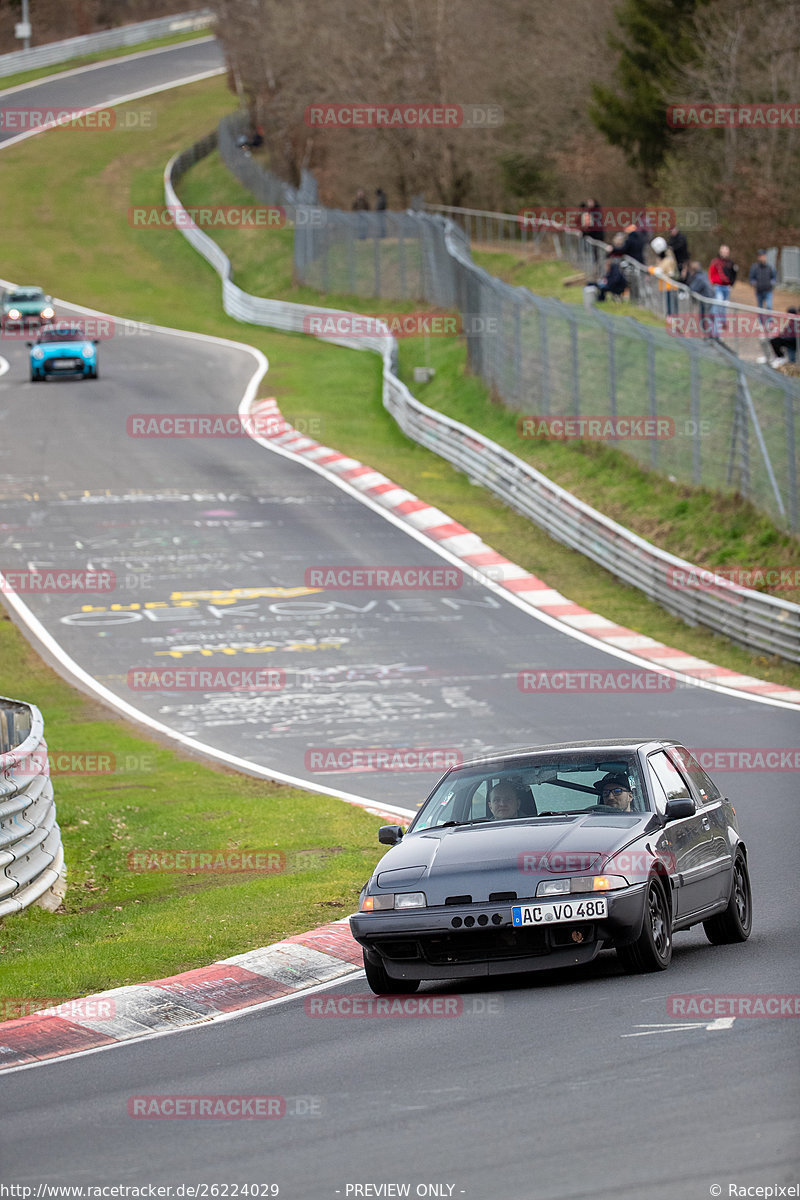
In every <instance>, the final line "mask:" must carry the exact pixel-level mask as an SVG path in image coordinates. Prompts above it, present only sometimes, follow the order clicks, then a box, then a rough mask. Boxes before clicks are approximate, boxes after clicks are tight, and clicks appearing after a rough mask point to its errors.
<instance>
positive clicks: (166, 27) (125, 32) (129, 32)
mask: <svg viewBox="0 0 800 1200" xmlns="http://www.w3.org/2000/svg"><path fill="white" fill-rule="evenodd" d="M213 20H214V14H213V13H212V12H211V9H209V8H203V9H197V10H196V11H193V12H186V13H173V15H172V16H171V17H156V18H155V19H154V20H152V21H139V22H138V23H137V24H135V25H120V26H118V27H117V28H116V29H104V30H103V31H102V32H101V33H87V34H84V36H83V37H74V38H67V39H66V40H65V41H61V42H48V43H47V45H45V46H32V47H31V48H30V50H12V52H11V53H10V54H0V83H2V79H3V77H4V76H5V75H14V74H16V73H17V72H18V71H30V70H33V69H34V68H36V67H50V66H52V65H53V64H54V63H62V62H68V61H69V60H70V59H71V58H80V57H81V56H82V55H84V54H97V53H98V52H99V51H101V50H117V49H119V47H120V46H138V45H140V44H141V43H142V42H150V41H155V40H156V39H157V38H163V37H169V36H170V34H174V33H189V32H191V31H192V30H195V29H205V28H206V27H207V26H208V25H210V24H211V23H212V21H213Z"/></svg>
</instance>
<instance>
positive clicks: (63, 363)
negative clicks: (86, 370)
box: [50, 358, 80, 371]
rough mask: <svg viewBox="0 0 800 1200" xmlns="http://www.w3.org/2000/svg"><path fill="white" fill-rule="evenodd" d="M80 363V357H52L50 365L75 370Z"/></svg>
mask: <svg viewBox="0 0 800 1200" xmlns="http://www.w3.org/2000/svg"><path fill="white" fill-rule="evenodd" d="M79 364H80V359H78V358H51V359H50V366H51V367H55V368H56V370H60V371H74V370H75V368H76V367H77V366H79Z"/></svg>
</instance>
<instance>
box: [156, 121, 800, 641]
mask: <svg viewBox="0 0 800 1200" xmlns="http://www.w3.org/2000/svg"><path fill="white" fill-rule="evenodd" d="M215 145H216V134H215V133H214V134H210V135H209V136H208V137H206V138H203V139H202V140H201V141H199V142H197V143H195V144H194V145H193V146H191V147H190V148H189V149H188V150H185V151H183V152H182V153H180V154H177V155H176V156H175V157H174V158H173V159H171V160H170V162H169V163H168V164H167V166H166V168H165V171H164V193H165V200H166V203H167V204H168V205H169V206H173V205H174V206H177V207H182V206H181V203H180V200H179V199H178V195H177V193H176V191H175V186H174V184H175V183H176V182H177V181H178V180H179V179H180V177H181V175H183V174H184V173H185V172H186V171H187V170H188V169H189V167H191V166H192V164H193V163H195V162H198V161H199V160H200V159H202V158H204V157H205V156H206V155H207V154H209V153H210V152H211V150H213V148H214V146H215ZM184 211H185V210H184ZM373 215H374V214H373ZM407 215H408V216H413V215H414V214H407ZM176 227H177V228H179V229H180V231H181V233H182V234H183V235H184V237H185V238H186V239H187V240H188V241H189V242H190V244H191V245H192V246H194V248H195V249H196V250H197V251H198V252H199V253H200V254H202V255H203V257H204V258H205V259H206V260H207V261H208V262H209V263H211V265H212V266H213V267H214V268H215V270H216V271H217V273H218V274H219V275H220V277H221V279H222V303H223V308H224V310H225V312H226V313H228V314H229V315H230V316H233V317H235V318H236V319H237V320H240V321H245V322H249V323H250V324H253V325H264V326H267V327H270V328H275V329H280V330H283V331H292V332H305V331H307V329H308V320H307V319H308V317H310V316H319V315H325V316H330V315H331V314H335V313H337V312H340V310H333V309H329V308H322V307H318V306H313V305H306V304H292V303H290V302H288V301H284V300H269V299H265V298H263V297H260V296H252V295H250V294H249V293H247V292H244V291H243V290H242V289H241V288H238V287H236V285H235V284H234V283H233V282H232V278H231V275H232V270H231V264H230V261H229V259H228V257H227V256H226V255H225V254H224V252H223V251H222V250H221V249H220V247H219V246H218V245H217V244H216V242H214V241H213V240H212V239H211V238H210V237H209V236H208V235H207V234H205V233H203V232H202V230H200V229H198V228H197V227H196V226H194V225H193V224H192V223H191V222H189V221H188V215H187V217H186V219H181V220H180V221H179V222H176ZM303 228H304V224H303V223H302V222H298V223H297V225H296V230H297V233H298V235H299V234H300V233H301V232H302V229H303ZM449 236H450V238H451V246H450V249H451V252H455V251H457V249H458V248H459V242H460V240H461V239H460V235H459V233H458V231H457V230H455V228H454V227H452V226H451V229H450V231H449ZM461 248H462V249H463V246H462V247H461ZM349 315H352V314H349ZM323 340H325V341H330V342H333V343H335V344H337V345H344V346H350V347H352V348H354V349H358V350H372V351H374V352H376V353H379V354H380V355H381V356H382V359H383V404H384V407H385V408H386V409H387V411H388V412H390V413H391V415H392V416H393V417H394V419H395V421H396V422H397V424H398V425H399V426H400V428H401V429H402V430H403V431H404V433H406V434H407V436H408V437H410V438H413V440H414V441H416V442H418V443H419V444H420V445H423V446H425V447H427V448H428V449H429V450H432V451H433V452H434V453H435V454H438V455H439V456H440V457H442V458H445V459H447V461H448V462H450V463H452V464H453V465H454V466H456V467H458V468H459V469H460V470H462V471H465V472H466V473H467V474H468V475H469V477H470V478H471V479H474V480H475V481H476V482H478V483H481V484H482V485H483V486H484V487H486V488H488V490H489V491H491V492H492V493H493V494H494V495H496V496H498V497H499V498H500V499H501V500H503V501H504V502H505V503H506V504H508V505H509V507H511V508H514V509H515V510H516V511H517V512H520V513H522V514H523V515H524V516H526V517H528V518H529V519H530V520H532V521H534V522H535V523H536V524H537V525H539V526H540V527H541V528H542V529H544V530H545V531H546V532H547V533H549V534H550V536H551V537H553V538H555V540H556V541H559V542H562V543H563V544H564V545H567V546H569V547H571V548H572V549H574V550H579V551H580V552H581V553H582V554H585V555H586V556H587V557H588V558H591V559H592V560H593V561H594V562H596V563H598V564H599V565H600V566H602V567H604V568H605V569H606V570H607V571H610V572H611V573H612V574H613V575H615V576H616V577H617V578H619V579H622V580H624V581H625V582H626V583H629V584H630V585H631V586H632V587H636V588H638V589H639V590H640V591H643V592H644V593H645V594H646V595H647V596H649V597H650V599H652V600H655V601H656V603H658V604H660V605H662V606H663V607H664V608H666V609H667V610H668V611H669V612H672V613H674V614H675V615H676V616H679V617H681V618H682V619H683V620H685V621H687V622H688V623H689V624H691V625H696V624H702V625H705V626H707V627H708V628H709V629H712V630H714V632H716V633H721V634H723V635H724V636H726V637H728V638H730V639H731V640H732V641H735V642H738V643H739V644H741V645H744V646H746V647H747V648H748V649H750V650H761V651H763V652H765V653H767V654H775V655H779V656H780V657H782V658H787V659H789V660H791V661H793V662H800V605H796V604H791V603H789V602H788V601H786V600H780V599H778V598H776V597H774V596H770V595H767V594H765V593H762V592H757V591H754V590H751V589H746V588H741V587H737V586H735V585H733V584H731V583H729V582H728V581H727V580H725V579H721V578H720V579H719V580H713V581H710V582H708V581H707V580H706V576H707V573H704V572H701V571H699V569H698V568H697V567H695V566H694V565H693V564H692V563H690V562H687V561H686V560H685V559H682V558H678V557H676V556H675V555H672V554H668V553H667V552H666V551H664V550H660V549H658V548H657V547H655V546H652V545H651V544H650V543H649V542H646V541H645V540H644V539H643V538H640V537H638V536H637V535H636V534H634V533H631V532H630V531H629V530H627V529H625V528H624V527H623V526H621V525H618V524H617V523H616V522H615V521H612V520H611V519H610V518H609V517H606V516H605V515H604V514H603V513H600V512H598V511H597V510H596V509H593V508H591V507H590V506H589V505H588V504H584V503H583V501H581V500H578V499H576V497H575V496H573V495H571V494H570V493H569V492H567V491H565V490H564V489H563V488H561V487H559V486H558V485H557V484H555V483H553V482H552V481H551V480H550V479H548V478H547V477H546V476H545V475H542V473H541V472H540V471H537V470H536V469H535V468H534V467H532V466H530V465H529V464H528V463H526V462H523V461H522V460H521V459H519V458H517V457H516V456H515V455H514V454H512V453H511V451H509V450H506V449H505V448H504V447H502V446H499V445H498V444H497V443H496V442H493V441H491V440H490V439H489V438H486V437H484V436H483V435H482V434H480V433H477V432H476V431H475V430H474V429H470V428H469V426H466V425H463V424H461V423H460V422H459V421H455V420H453V419H452V418H450V417H446V416H444V415H443V414H442V413H439V412H436V411H435V410H434V409H432V408H428V407H427V405H425V404H422V403H420V401H419V400H417V399H416V398H415V397H414V396H413V395H412V394H411V392H410V391H409V390H408V388H407V387H406V385H405V384H404V383H402V382H401V380H400V379H398V378H397V375H396V367H397V342H396V341H395V339H394V338H393V337H390V336H389V335H388V332H387V334H386V336H376V337H358V338H346V337H326V338H324V339H323ZM692 578H694V579H698V578H701V579H703V583H702V586H700V587H693V586H689V585H687V584H686V582H685V581H687V580H691V579H692Z"/></svg>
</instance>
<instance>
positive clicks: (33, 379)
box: [31, 371, 42, 383]
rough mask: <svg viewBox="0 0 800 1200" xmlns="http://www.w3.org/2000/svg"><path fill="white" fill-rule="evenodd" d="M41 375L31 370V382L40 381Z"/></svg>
mask: <svg viewBox="0 0 800 1200" xmlns="http://www.w3.org/2000/svg"><path fill="white" fill-rule="evenodd" d="M41 382H42V377H41V375H37V374H36V372H35V371H31V383H41Z"/></svg>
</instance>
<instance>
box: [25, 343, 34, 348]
mask: <svg viewBox="0 0 800 1200" xmlns="http://www.w3.org/2000/svg"><path fill="white" fill-rule="evenodd" d="M25 345H26V346H27V347H28V349H29V350H30V348H31V346H32V345H33V342H26V343H25Z"/></svg>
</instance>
